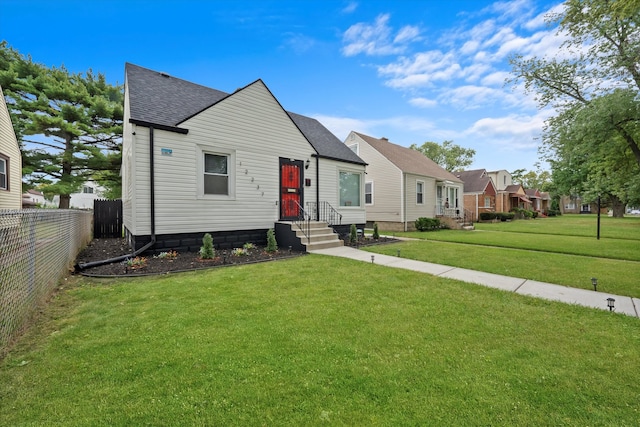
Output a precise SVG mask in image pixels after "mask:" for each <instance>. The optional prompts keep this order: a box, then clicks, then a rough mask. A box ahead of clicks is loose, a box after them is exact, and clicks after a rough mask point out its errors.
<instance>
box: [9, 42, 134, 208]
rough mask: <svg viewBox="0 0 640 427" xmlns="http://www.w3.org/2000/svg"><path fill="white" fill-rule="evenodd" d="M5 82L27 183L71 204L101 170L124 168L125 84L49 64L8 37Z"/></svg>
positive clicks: (66, 203)
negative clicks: (16, 46)
mask: <svg viewBox="0 0 640 427" xmlns="http://www.w3.org/2000/svg"><path fill="white" fill-rule="evenodd" d="M0 85H2V87H3V90H4V92H5V97H6V100H7V104H8V106H9V109H10V111H11V116H12V120H13V124H14V128H15V130H16V134H17V135H18V138H19V141H20V144H21V150H22V156H23V159H22V164H23V176H24V179H25V180H26V183H27V185H28V186H38V188H39V189H40V190H42V191H43V192H44V193H45V194H47V195H60V205H59V207H60V208H63V209H66V208H69V200H70V194H71V193H74V192H76V191H78V189H79V188H80V187H81V185H82V183H83V182H85V181H86V180H87V179H89V178H90V177H92V176H94V174H95V173H96V171H113V169H114V168H119V164H120V162H119V159H120V157H121V148H120V147H121V139H122V118H123V94H122V88H121V87H120V86H113V85H110V84H108V83H107V82H106V79H105V77H104V75H102V74H97V75H96V74H94V73H93V71H92V70H88V71H87V72H86V73H84V74H81V73H70V72H69V71H68V70H67V69H66V68H64V66H62V67H59V68H56V67H52V68H47V67H45V66H44V65H41V64H37V63H35V62H33V61H32V59H31V58H30V57H26V58H25V57H24V56H23V55H21V54H20V53H19V52H17V51H16V50H14V49H12V48H11V47H9V46H8V45H7V43H6V42H2V43H0ZM107 175H109V174H107ZM110 175H111V177H112V176H113V174H110ZM99 176H100V174H98V177H99Z"/></svg>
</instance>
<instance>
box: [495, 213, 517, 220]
mask: <svg viewBox="0 0 640 427" xmlns="http://www.w3.org/2000/svg"><path fill="white" fill-rule="evenodd" d="M515 216H516V214H515V213H514V212H500V213H499V214H498V218H499V219H500V221H502V222H505V221H511V220H513V218H515Z"/></svg>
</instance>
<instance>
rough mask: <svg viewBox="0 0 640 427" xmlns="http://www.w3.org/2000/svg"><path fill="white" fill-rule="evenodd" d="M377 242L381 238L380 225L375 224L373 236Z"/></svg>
mask: <svg viewBox="0 0 640 427" xmlns="http://www.w3.org/2000/svg"><path fill="white" fill-rule="evenodd" d="M372 237H373V238H374V239H375V240H378V239H379V238H380V232H379V231H378V223H377V222H374V223H373V236H372Z"/></svg>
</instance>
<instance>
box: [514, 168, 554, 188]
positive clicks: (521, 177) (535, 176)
mask: <svg viewBox="0 0 640 427" xmlns="http://www.w3.org/2000/svg"><path fill="white" fill-rule="evenodd" d="M535 166H536V167H537V170H535V171H527V170H526V169H516V170H514V171H513V172H511V178H512V179H513V182H514V183H515V184H520V185H522V186H523V187H524V188H529V189H535V190H541V191H548V190H549V185H550V184H551V173H550V172H549V171H546V170H541V169H540V165H539V164H538V163H536V164H535Z"/></svg>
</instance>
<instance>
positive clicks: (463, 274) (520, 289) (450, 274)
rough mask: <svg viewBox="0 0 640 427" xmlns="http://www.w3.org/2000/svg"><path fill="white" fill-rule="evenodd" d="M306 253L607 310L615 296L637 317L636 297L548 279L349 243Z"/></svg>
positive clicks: (619, 309) (620, 308) (618, 306)
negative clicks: (486, 270) (434, 261)
mask: <svg viewBox="0 0 640 427" xmlns="http://www.w3.org/2000/svg"><path fill="white" fill-rule="evenodd" d="M310 253H314V254H321V255H330V256H337V257H342V258H350V259H354V260H357V261H363V262H369V263H370V262H372V257H373V262H374V263H375V264H378V265H384V266H387V267H393V268H404V269H406V270H413V271H418V272H421V273H428V274H432V275H434V276H438V277H446V278H449V279H456V280H461V281H463V282H468V283H476V284H478V285H483V286H488V287H490V288H497V289H502V290H504V291H512V292H515V293H517V294H521V295H529V296H532V297H536V298H544V299H548V300H554V301H560V302H564V303H567V304H577V305H582V306H585V307H592V308H599V309H601V310H608V308H607V298H613V299H615V308H614V311H615V312H616V313H624V314H626V315H629V316H633V317H640V314H639V311H640V299H638V298H631V297H624V296H619V295H613V294H608V293H605V292H595V291H589V290H586V289H577V288H570V287H567V286H560V285H553V284H551V283H543V282H536V281H534V280H528V279H520V278H517V277H508V276H501V275H498V274H491V273H483V272H481V271H475V270H467V269H464V268H456V267H450V266H447V265H440V264H432V263H429V262H422V261H414V260H410V259H405V258H398V257H394V256H389V255H381V254H373V253H371V252H365V251H361V250H359V249H354V248H351V247H349V246H342V247H338V248H331V249H319V250H315V251H310Z"/></svg>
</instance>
